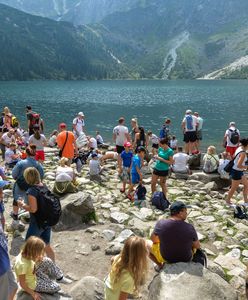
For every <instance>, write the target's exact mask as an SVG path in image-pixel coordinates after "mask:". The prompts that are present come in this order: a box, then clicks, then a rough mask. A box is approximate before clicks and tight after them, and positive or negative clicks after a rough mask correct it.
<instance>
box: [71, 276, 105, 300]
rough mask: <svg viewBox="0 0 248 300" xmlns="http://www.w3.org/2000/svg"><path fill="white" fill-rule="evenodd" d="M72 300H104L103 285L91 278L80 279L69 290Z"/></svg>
mask: <svg viewBox="0 0 248 300" xmlns="http://www.w3.org/2000/svg"><path fill="white" fill-rule="evenodd" d="M70 295H71V296H72V298H73V300H104V283H103V282H102V281H101V280H99V279H97V278H95V277H92V276H87V277H84V278H82V279H81V280H80V281H79V282H77V284H76V285H74V287H73V288H72V289H71V290H70Z"/></svg>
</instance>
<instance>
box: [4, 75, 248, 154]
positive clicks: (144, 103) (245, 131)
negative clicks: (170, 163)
mask: <svg viewBox="0 0 248 300" xmlns="http://www.w3.org/2000/svg"><path fill="white" fill-rule="evenodd" d="M0 104H1V105H0V106H1V107H4V106H9V107H10V109H11V111H12V112H13V113H14V114H16V115H17V116H18V117H19V119H20V120H21V123H22V125H24V126H23V127H25V126H26V120H25V106H26V105H27V104H29V105H32V107H33V108H34V110H35V111H37V112H40V113H41V115H42V117H43V118H44V120H45V123H46V134H48V133H50V131H51V130H53V129H55V128H57V125H58V123H60V122H66V123H67V124H70V123H71V122H72V119H73V117H74V116H75V115H76V114H77V113H78V112H79V111H83V112H84V114H85V116H86V130H87V133H89V134H94V133H95V131H96V130H99V131H100V132H101V134H102V136H103V137H104V138H105V139H106V140H108V141H109V140H111V137H112V128H113V127H114V126H115V124H116V121H117V119H118V118H119V117H120V116H124V117H125V118H126V120H127V125H128V126H129V127H130V122H129V120H130V119H131V118H132V117H133V116H136V117H138V119H139V124H140V125H143V126H144V127H145V129H146V130H148V129H152V130H153V131H154V133H156V134H158V133H159V128H160V126H161V124H162V123H163V120H164V117H170V118H171V120H172V132H173V133H175V134H176V136H177V137H178V140H179V141H181V139H182V134H181V129H180V124H181V120H182V117H183V115H184V112H185V110H186V109H192V110H193V111H198V112H199V113H200V114H201V115H202V117H203V118H204V120H205V122H204V129H203V133H204V141H203V145H204V146H207V145H209V144H214V145H216V146H217V147H218V149H220V145H221V142H222V138H223V134H224V131H225V129H226V128H227V126H228V123H229V122H230V121H236V123H237V127H238V128H239V129H240V131H241V134H242V135H243V136H248V126H247V114H248V109H247V107H248V82H247V81H237V80H236V81H196V80H195V81H76V82H71V81H70V82H69V81H68V82H65V81H60V82H58V81H42V82H0Z"/></svg>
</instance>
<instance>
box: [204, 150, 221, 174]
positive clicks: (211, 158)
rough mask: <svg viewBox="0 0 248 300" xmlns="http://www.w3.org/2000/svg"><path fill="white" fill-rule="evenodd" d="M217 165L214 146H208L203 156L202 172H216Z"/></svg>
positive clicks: (217, 160) (217, 159) (217, 158)
mask: <svg viewBox="0 0 248 300" xmlns="http://www.w3.org/2000/svg"><path fill="white" fill-rule="evenodd" d="M218 166H219V156H218V155H217V154H216V148H215V147H214V146H209V147H208V150H207V153H206V154H205V155H204V157H203V172H205V173H207V174H212V173H217V172H218Z"/></svg>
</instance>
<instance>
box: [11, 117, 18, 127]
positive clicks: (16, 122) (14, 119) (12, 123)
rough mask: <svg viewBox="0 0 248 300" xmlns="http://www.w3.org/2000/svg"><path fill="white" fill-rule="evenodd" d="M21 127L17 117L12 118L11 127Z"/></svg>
mask: <svg viewBox="0 0 248 300" xmlns="http://www.w3.org/2000/svg"><path fill="white" fill-rule="evenodd" d="M18 126H19V121H18V119H17V117H16V116H12V118H11V127H13V128H16V127H18Z"/></svg>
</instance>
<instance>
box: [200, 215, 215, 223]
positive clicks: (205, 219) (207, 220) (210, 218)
mask: <svg viewBox="0 0 248 300" xmlns="http://www.w3.org/2000/svg"><path fill="white" fill-rule="evenodd" d="M196 220H200V221H201V222H202V223H211V222H214V221H215V218H214V217H213V216H200V217H197V218H196Z"/></svg>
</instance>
